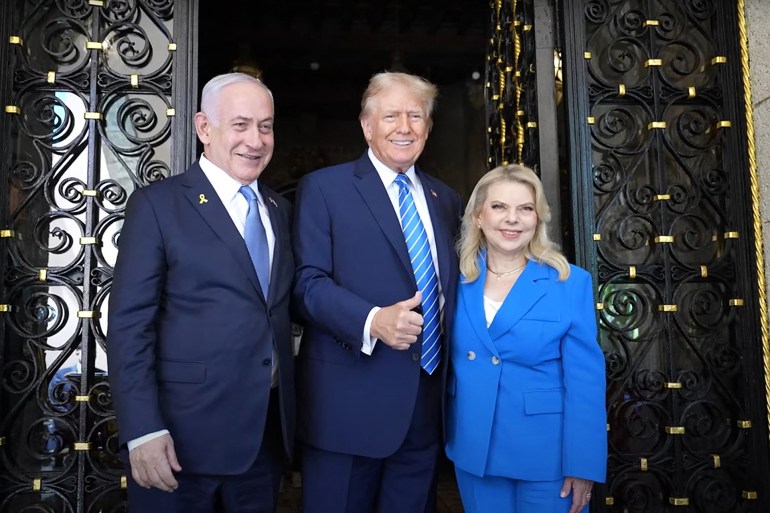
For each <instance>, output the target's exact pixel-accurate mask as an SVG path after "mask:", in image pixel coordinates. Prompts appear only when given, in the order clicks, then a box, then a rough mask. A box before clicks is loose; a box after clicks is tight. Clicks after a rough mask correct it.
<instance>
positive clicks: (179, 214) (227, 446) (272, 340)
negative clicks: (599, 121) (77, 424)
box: [107, 162, 295, 474]
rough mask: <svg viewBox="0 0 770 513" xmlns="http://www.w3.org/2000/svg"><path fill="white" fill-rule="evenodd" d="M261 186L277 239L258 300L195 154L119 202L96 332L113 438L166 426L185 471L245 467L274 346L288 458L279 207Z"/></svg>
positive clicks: (258, 433) (286, 289)
mask: <svg viewBox="0 0 770 513" xmlns="http://www.w3.org/2000/svg"><path fill="white" fill-rule="evenodd" d="M260 191H261V193H262V196H263V198H264V199H265V203H266V205H267V207H268V210H269V215H270V222H271V225H272V228H273V232H274V233H275V238H276V240H275V251H274V257H273V263H272V270H271V279H270V288H269V291H268V297H267V298H265V297H264V296H263V294H262V289H261V287H260V285H259V282H258V279H257V274H256V272H255V271H254V266H253V264H252V262H251V259H250V257H249V253H248V250H247V249H246V244H245V242H244V240H243V237H242V236H241V235H240V233H239V232H238V229H237V228H236V227H235V225H234V224H233V221H232V219H231V218H230V216H229V215H228V213H227V210H226V209H225V207H224V205H223V204H222V202H221V201H220V199H219V197H218V196H217V194H216V192H215V191H214V188H213V187H212V186H211V183H210V182H209V181H208V179H207V178H206V176H205V175H204V174H203V171H202V170H201V169H200V166H199V165H198V164H197V162H196V163H194V164H193V165H192V166H191V167H190V168H189V169H188V170H187V172H185V173H184V174H181V175H178V176H174V177H171V178H168V179H166V180H163V181H161V182H158V183H156V184H153V185H150V186H148V187H144V188H141V189H137V190H136V191H134V193H133V194H132V195H131V197H130V198H129V201H128V205H127V207H126V217H125V222H124V224H123V228H122V230H121V234H120V252H119V254H118V260H117V263H116V265H115V274H114V279H113V282H112V290H111V294H110V311H109V325H108V330H109V331H108V334H107V357H108V363H109V380H110V384H111V391H112V399H113V401H114V405H115V412H116V414H117V420H118V424H119V433H120V442H121V445H124V444H125V443H126V442H128V441H129V440H132V439H135V438H137V437H140V436H143V435H145V434H148V433H151V432H154V431H158V430H161V429H168V430H169V431H170V433H171V436H172V437H173V439H174V447H175V449H176V453H177V456H178V458H179V462H180V464H181V465H182V469H183V471H184V472H190V473H198V474H200V473H205V474H239V473H243V472H244V471H246V470H247V469H248V468H250V466H251V465H252V464H253V463H254V461H255V460H256V457H257V454H258V452H259V449H260V445H261V442H262V433H263V429H264V426H265V418H266V414H267V407H268V402H269V397H270V386H271V366H272V363H271V360H272V350H273V349H275V351H276V353H277V355H278V361H279V369H280V384H279V386H280V399H281V400H280V403H281V407H282V408H281V409H282V411H281V417H282V424H283V435H284V444H285V447H286V451H287V454H291V452H290V451H291V445H292V439H293V429H294V416H295V414H294V365H293V354H292V339H291V324H290V321H289V298H290V289H291V283H292V279H293V273H294V263H293V262H294V260H293V255H292V251H291V246H290V242H291V241H290V237H291V236H290V222H291V220H290V206H289V204H288V202H286V201H285V200H284V199H283V198H281V197H280V196H279V195H278V194H276V193H275V192H273V191H270V190H269V189H267V188H266V187H262V186H260Z"/></svg>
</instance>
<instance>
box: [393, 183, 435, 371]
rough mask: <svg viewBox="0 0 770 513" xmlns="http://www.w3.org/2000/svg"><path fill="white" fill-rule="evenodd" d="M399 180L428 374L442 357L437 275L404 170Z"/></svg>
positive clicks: (401, 212)
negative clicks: (420, 307) (421, 320)
mask: <svg viewBox="0 0 770 513" xmlns="http://www.w3.org/2000/svg"><path fill="white" fill-rule="evenodd" d="M396 183H397V184H398V210H399V213H400V214H401V229H402V230H403V231H404V239H406V248H407V250H408V251H409V260H411V262H412V270H413V271H414V277H415V279H416V280H417V288H418V289H419V290H420V292H422V317H423V325H422V358H421V360H420V363H421V365H422V368H423V369H425V371H426V372H427V373H428V374H433V371H435V370H436V367H438V364H439V362H440V361H441V343H440V342H439V337H440V335H441V330H440V328H439V324H440V322H439V307H438V278H437V277H436V269H435V268H434V267H433V258H432V257H431V254H430V243H429V242H428V234H427V233H425V227H424V226H423V225H422V221H421V220H420V216H419V215H417V209H416V208H415V206H414V198H412V193H411V192H409V179H408V178H407V177H406V175H404V174H403V173H399V174H398V175H396Z"/></svg>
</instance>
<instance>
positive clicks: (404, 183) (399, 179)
mask: <svg viewBox="0 0 770 513" xmlns="http://www.w3.org/2000/svg"><path fill="white" fill-rule="evenodd" d="M394 181H395V182H396V183H397V184H398V186H399V187H400V188H402V189H409V178H408V177H407V176H406V175H405V174H404V173H398V174H397V175H396V179H395V180H394Z"/></svg>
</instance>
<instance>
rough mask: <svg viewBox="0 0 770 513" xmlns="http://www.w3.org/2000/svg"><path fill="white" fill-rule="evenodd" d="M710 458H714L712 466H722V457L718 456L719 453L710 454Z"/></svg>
mask: <svg viewBox="0 0 770 513" xmlns="http://www.w3.org/2000/svg"><path fill="white" fill-rule="evenodd" d="M711 458H712V459H713V460H714V468H719V467H721V466H722V458H720V457H719V454H712V455H711Z"/></svg>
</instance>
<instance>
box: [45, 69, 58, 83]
mask: <svg viewBox="0 0 770 513" xmlns="http://www.w3.org/2000/svg"><path fill="white" fill-rule="evenodd" d="M45 81H46V82H48V83H49V84H55V83H56V72H55V71H49V72H48V75H47V76H46V79H45Z"/></svg>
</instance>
